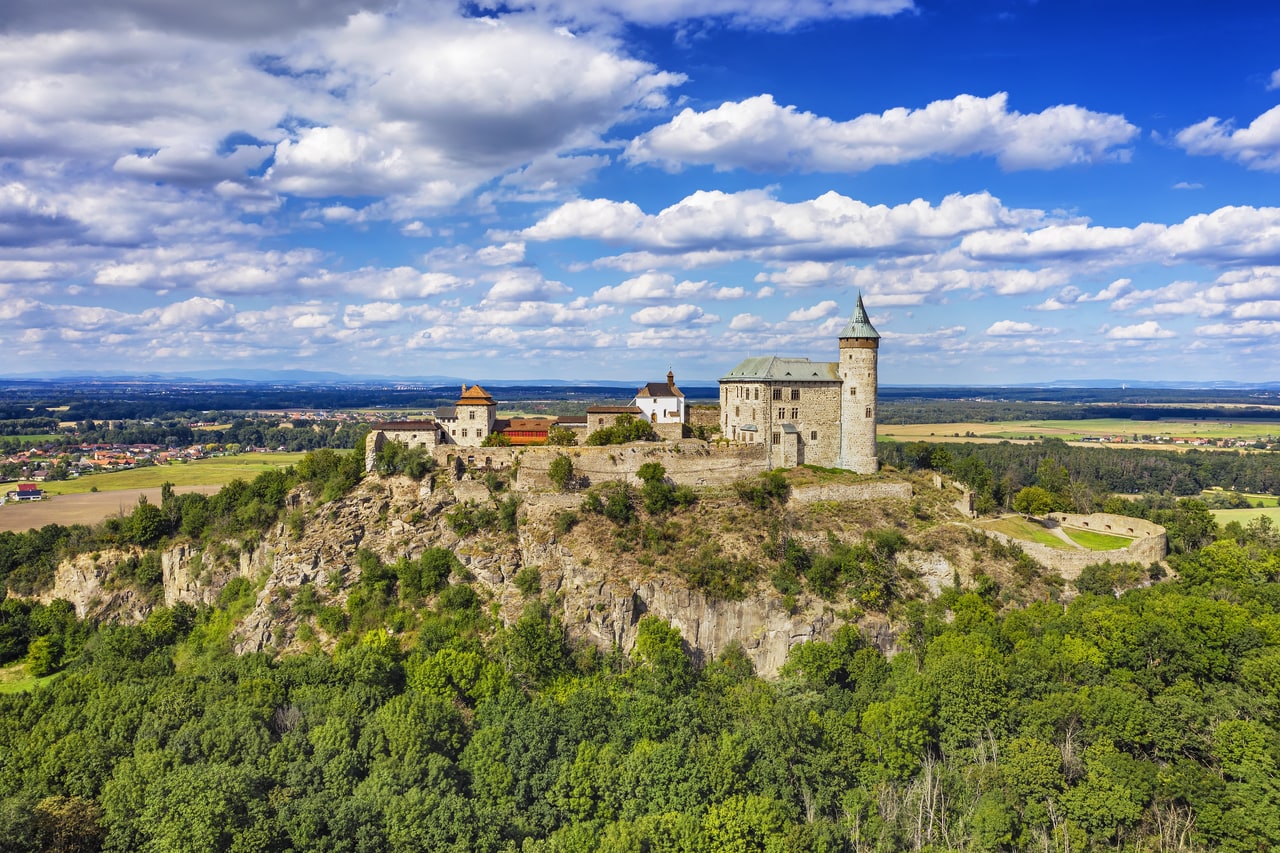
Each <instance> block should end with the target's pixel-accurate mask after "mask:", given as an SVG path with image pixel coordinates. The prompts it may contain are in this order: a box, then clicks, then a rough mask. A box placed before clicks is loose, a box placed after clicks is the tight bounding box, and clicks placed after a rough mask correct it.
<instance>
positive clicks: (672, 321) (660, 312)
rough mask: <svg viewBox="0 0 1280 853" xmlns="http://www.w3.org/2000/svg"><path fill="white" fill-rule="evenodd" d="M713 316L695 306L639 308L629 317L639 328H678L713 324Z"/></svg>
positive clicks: (714, 318)
mask: <svg viewBox="0 0 1280 853" xmlns="http://www.w3.org/2000/svg"><path fill="white" fill-rule="evenodd" d="M719 319H720V318H719V317H717V316H716V315H715V314H707V313H706V312H704V311H703V310H702V309H701V308H699V307H698V306H697V305H653V306H650V307H648V308H641V309H640V310H639V311H637V312H636V313H634V314H632V315H631V322H633V323H636V324H637V325H640V326H679V325H684V324H688V323H699V324H703V323H715V322H718V321H719Z"/></svg>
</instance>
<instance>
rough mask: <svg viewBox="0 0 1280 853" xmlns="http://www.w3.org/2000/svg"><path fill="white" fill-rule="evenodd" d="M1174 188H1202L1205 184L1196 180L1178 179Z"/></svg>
mask: <svg viewBox="0 0 1280 853" xmlns="http://www.w3.org/2000/svg"><path fill="white" fill-rule="evenodd" d="M1173 188H1174V189H1175V190H1202V189H1204V184H1201V183H1196V182H1194V181H1178V182H1177V183H1176V184H1174V185H1173Z"/></svg>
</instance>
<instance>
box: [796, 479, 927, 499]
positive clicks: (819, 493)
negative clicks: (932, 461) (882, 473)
mask: <svg viewBox="0 0 1280 853" xmlns="http://www.w3.org/2000/svg"><path fill="white" fill-rule="evenodd" d="M882 500H901V501H909V500H911V484H910V483H849V484H846V485H830V486H800V487H798V488H795V489H792V490H791V498H790V502H791V503H794V504H812V503H818V502H819V501H882Z"/></svg>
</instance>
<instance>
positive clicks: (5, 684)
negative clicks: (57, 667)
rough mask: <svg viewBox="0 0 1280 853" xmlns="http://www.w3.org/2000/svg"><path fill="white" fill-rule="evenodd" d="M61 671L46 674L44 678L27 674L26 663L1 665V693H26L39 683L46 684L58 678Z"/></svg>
mask: <svg viewBox="0 0 1280 853" xmlns="http://www.w3.org/2000/svg"><path fill="white" fill-rule="evenodd" d="M59 675H61V673H57V672H55V673H54V674H53V675H46V676H44V677H42V678H35V677H34V676H30V675H27V668H26V665H25V664H22V663H14V664H10V665H9V666H6V667H0V694H4V693H25V692H27V691H28V690H31V689H33V688H34V687H35V686H36V685H37V684H46V683H48V682H50V681H52V680H53V679H55V678H57V677H58V676H59Z"/></svg>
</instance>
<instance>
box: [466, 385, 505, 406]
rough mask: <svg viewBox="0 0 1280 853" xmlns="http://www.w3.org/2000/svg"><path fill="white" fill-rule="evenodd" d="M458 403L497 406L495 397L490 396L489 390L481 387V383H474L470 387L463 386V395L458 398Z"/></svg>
mask: <svg viewBox="0 0 1280 853" xmlns="http://www.w3.org/2000/svg"><path fill="white" fill-rule="evenodd" d="M456 405H459V406H496V405H497V403H495V402H493V398H492V397H490V396H489V392H488V391H486V390H484V389H483V388H481V387H480V386H479V385H472V386H471V387H470V388H468V387H467V386H465V385H464V386H462V396H461V397H459V398H458V402H457V404H456Z"/></svg>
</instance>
